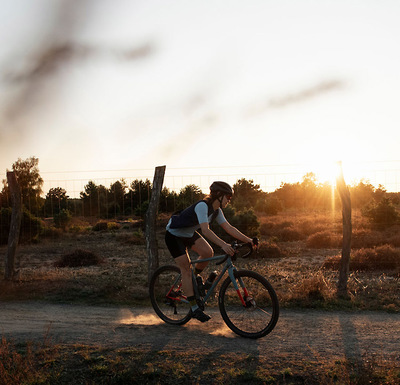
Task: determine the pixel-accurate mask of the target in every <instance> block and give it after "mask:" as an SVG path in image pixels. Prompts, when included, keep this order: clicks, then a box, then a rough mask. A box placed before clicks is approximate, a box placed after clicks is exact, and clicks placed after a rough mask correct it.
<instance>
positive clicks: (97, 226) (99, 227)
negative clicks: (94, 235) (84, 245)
mask: <svg viewBox="0 0 400 385" xmlns="http://www.w3.org/2000/svg"><path fill="white" fill-rule="evenodd" d="M92 230H93V231H107V230H108V224H107V222H104V221H101V222H97V223H96V224H95V225H94V226H93V227H92Z"/></svg>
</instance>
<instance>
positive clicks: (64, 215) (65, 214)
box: [54, 209, 72, 230]
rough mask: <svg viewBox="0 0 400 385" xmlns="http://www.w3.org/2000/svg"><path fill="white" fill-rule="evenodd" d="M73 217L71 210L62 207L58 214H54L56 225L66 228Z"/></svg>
mask: <svg viewBox="0 0 400 385" xmlns="http://www.w3.org/2000/svg"><path fill="white" fill-rule="evenodd" d="M71 219H72V215H71V212H70V211H69V210H66V209H62V210H60V212H59V213H58V214H55V215H54V225H55V226H56V227H58V228H61V229H63V230H65V229H66V228H67V225H68V224H69V223H70V222H71Z"/></svg>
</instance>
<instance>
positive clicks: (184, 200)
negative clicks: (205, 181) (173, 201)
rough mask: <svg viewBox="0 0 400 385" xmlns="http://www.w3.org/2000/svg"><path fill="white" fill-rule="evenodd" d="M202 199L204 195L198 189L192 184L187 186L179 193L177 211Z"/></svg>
mask: <svg viewBox="0 0 400 385" xmlns="http://www.w3.org/2000/svg"><path fill="white" fill-rule="evenodd" d="M203 198H204V194H203V192H202V191H201V189H200V187H198V186H196V185H194V184H188V185H186V186H185V187H184V188H182V189H181V191H180V192H179V195H178V205H177V209H178V210H183V209H185V208H186V207H188V206H190V205H191V204H193V203H195V202H197V201H199V200H201V199H203Z"/></svg>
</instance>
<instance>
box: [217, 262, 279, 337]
mask: <svg viewBox="0 0 400 385" xmlns="http://www.w3.org/2000/svg"><path fill="white" fill-rule="evenodd" d="M235 279H236V283H237V285H238V286H239V292H240V295H241V297H242V298H243V300H244V304H243V303H242V301H241V298H240V296H239V293H238V291H237V290H236V289H235V287H234V286H233V283H232V281H231V279H230V277H228V278H227V279H226V280H225V281H224V282H223V284H222V286H221V289H220V292H219V299H218V301H219V302H218V304H219V310H220V312H221V316H222V318H223V320H224V321H225V323H226V324H227V326H228V327H229V328H230V329H231V330H232V331H234V332H235V333H236V334H238V335H240V336H242V337H247V338H260V337H263V336H265V335H267V334H268V333H270V332H271V331H272V329H273V328H274V327H275V325H276V323H277V321H278V318H279V302H278V297H277V296H276V293H275V291H274V289H273V287H272V286H271V284H270V283H269V282H268V281H267V280H266V279H265V278H264V277H263V276H262V275H260V274H258V273H256V272H254V271H249V270H240V271H236V272H235Z"/></svg>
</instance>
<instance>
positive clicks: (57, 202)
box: [44, 187, 68, 216]
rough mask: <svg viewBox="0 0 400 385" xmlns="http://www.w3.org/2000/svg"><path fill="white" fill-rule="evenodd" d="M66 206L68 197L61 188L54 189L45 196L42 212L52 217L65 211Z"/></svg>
mask: <svg viewBox="0 0 400 385" xmlns="http://www.w3.org/2000/svg"><path fill="white" fill-rule="evenodd" d="M67 205H68V196H67V192H66V191H65V189H63V188H62V187H54V188H51V189H50V190H49V192H48V193H47V194H46V199H45V202H44V212H45V215H46V216H54V215H57V214H59V213H60V211H61V210H66V209H67Z"/></svg>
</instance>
